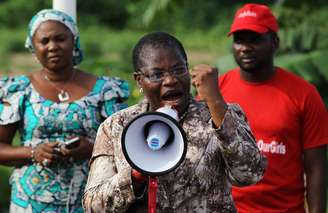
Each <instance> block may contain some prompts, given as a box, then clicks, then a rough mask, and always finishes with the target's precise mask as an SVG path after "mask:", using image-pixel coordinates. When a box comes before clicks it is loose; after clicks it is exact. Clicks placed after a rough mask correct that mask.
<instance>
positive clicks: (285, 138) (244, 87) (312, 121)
mask: <svg viewBox="0 0 328 213" xmlns="http://www.w3.org/2000/svg"><path fill="white" fill-rule="evenodd" d="M219 87H220V90H221V93H222V95H223V97H224V99H225V100H226V101H227V102H229V103H238V104H239V105H240V106H241V107H242V108H243V110H244V111H245V113H246V116H247V118H248V120H249V123H250V126H251V129H252V131H253V133H254V135H255V138H256V141H257V144H258V147H259V149H260V150H261V151H262V152H263V153H264V155H265V156H267V158H268V167H267V170H266V172H265V174H264V178H263V179H262V180H261V181H260V182H259V183H257V184H256V185H253V186H247V187H233V197H234V200H235V202H236V206H237V209H238V212H240V213H254V212H256V213H260V212H261V213H273V212H275V213H277V212H279V213H283V212H286V213H296V212H297V213H303V212H304V191H305V188H304V179H303V176H304V173H303V172H304V170H303V161H302V153H303V149H308V148H313V147H316V146H320V145H323V144H327V141H328V135H327V133H328V128H327V127H328V122H327V120H328V118H327V117H328V116H327V110H326V108H325V106H324V104H323V101H322V99H321V97H320V95H319V93H318V92H317V90H316V89H315V87H314V86H312V85H311V84H309V83H307V82H306V81H305V80H303V79H301V78H300V77H298V76H296V75H295V74H292V73H290V72H288V71H285V70H283V69H281V68H277V72H276V73H275V75H274V77H273V78H271V79H270V80H268V81H266V82H262V83H249V82H246V81H244V80H242V79H241V77H240V74H239V69H238V68H236V69H234V70H231V71H230V72H228V73H226V74H224V75H223V76H222V77H220V79H219Z"/></svg>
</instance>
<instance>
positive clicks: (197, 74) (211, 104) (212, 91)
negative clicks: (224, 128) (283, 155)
mask: <svg viewBox="0 0 328 213" xmlns="http://www.w3.org/2000/svg"><path fill="white" fill-rule="evenodd" d="M190 75H191V83H192V84H193V85H194V86H195V87H196V90H197V93H198V96H199V98H200V99H201V100H203V101H205V102H206V103H207V106H208V108H209V110H210V112H211V115H212V118H213V121H214V123H215V125H216V126H217V127H219V126H220V125H221V123H222V121H223V118H224V115H225V112H226V110H227V104H226V103H225V101H224V99H223V97H222V95H221V93H220V90H219V86H218V69H217V68H214V67H211V66H209V65H206V64H199V65H196V66H195V67H193V68H192V69H190Z"/></svg>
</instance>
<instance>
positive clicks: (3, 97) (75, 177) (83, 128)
mask: <svg viewBox="0 0 328 213" xmlns="http://www.w3.org/2000/svg"><path fill="white" fill-rule="evenodd" d="M0 88H1V90H0V125H6V124H10V123H15V122H18V123H19V129H18V131H19V133H20V142H21V145H22V146H32V147H34V146H36V145H38V144H40V143H46V142H54V141H65V140H67V139H68V138H71V137H73V136H83V137H86V138H87V139H88V140H89V141H90V142H92V143H93V142H94V140H95V137H96V133H97V129H98V127H99V125H100V123H101V122H102V121H103V120H104V119H105V118H107V117H108V116H109V115H111V114H113V113H114V112H116V111H118V110H120V109H123V108H125V107H126V106H127V105H126V104H124V103H123V102H122V101H123V100H125V99H126V98H127V97H128V95H129V91H128V85H127V82H125V81H122V80H120V79H118V78H110V77H98V78H97V80H96V83H95V85H94V86H93V88H92V90H91V91H90V92H89V93H88V94H87V95H86V96H84V97H82V98H81V99H79V100H76V101H73V102H70V103H56V102H53V101H51V100H47V99H45V98H43V97H42V96H41V95H40V94H39V93H38V92H37V91H36V90H35V89H34V88H33V85H32V84H31V82H30V80H29V78H28V77H27V76H18V77H5V78H2V79H0ZM87 175H88V161H87V160H84V161H79V162H59V163H57V164H55V165H53V166H50V167H42V166H40V165H36V164H29V165H24V166H22V167H18V168H15V169H14V171H13V173H12V176H11V178H10V183H11V185H12V193H11V202H12V203H14V204H15V205H18V206H20V207H22V208H31V207H28V206H32V208H33V209H37V210H40V208H41V207H40V206H39V205H41V204H40V203H39V202H42V203H43V204H47V203H48V204H51V205H67V204H69V205H79V204H80V206H81V196H82V193H83V191H84V187H85V184H86V180H87ZM42 208H43V207H42ZM33 212H34V211H33Z"/></svg>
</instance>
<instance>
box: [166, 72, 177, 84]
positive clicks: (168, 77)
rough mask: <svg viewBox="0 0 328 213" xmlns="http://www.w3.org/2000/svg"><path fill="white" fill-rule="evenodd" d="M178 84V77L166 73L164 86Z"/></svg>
mask: <svg viewBox="0 0 328 213" xmlns="http://www.w3.org/2000/svg"><path fill="white" fill-rule="evenodd" d="M176 82H177V77H176V76H174V75H172V74H170V73H165V75H164V78H163V84H174V83H176Z"/></svg>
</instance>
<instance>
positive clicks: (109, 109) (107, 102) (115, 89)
mask: <svg viewBox="0 0 328 213" xmlns="http://www.w3.org/2000/svg"><path fill="white" fill-rule="evenodd" d="M104 79H105V80H106V82H105V84H104V88H103V101H102V106H101V116H103V117H104V118H107V117H109V116H110V115H112V114H113V113H115V112H117V111H119V110H121V109H124V108H126V107H127V106H128V105H127V104H126V103H125V101H126V100H127V99H128V97H129V85H128V83H127V82H126V81H124V80H121V79H119V78H116V77H115V78H104Z"/></svg>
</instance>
